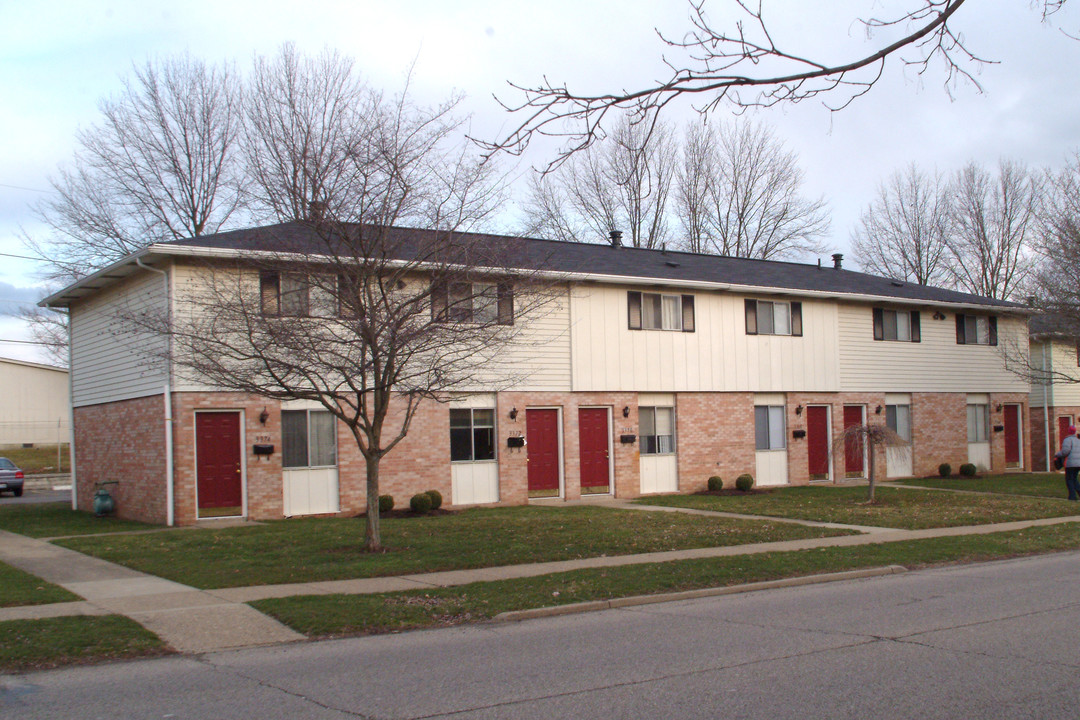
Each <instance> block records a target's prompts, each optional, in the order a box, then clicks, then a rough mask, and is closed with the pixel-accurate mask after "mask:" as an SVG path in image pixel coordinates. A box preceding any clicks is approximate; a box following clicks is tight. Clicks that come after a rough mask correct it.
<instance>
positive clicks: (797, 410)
mask: <svg viewBox="0 0 1080 720" xmlns="http://www.w3.org/2000/svg"><path fill="white" fill-rule="evenodd" d="M795 414H796V415H802V405H796V406H795Z"/></svg>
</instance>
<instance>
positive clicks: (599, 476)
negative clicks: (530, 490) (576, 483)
mask: <svg viewBox="0 0 1080 720" xmlns="http://www.w3.org/2000/svg"><path fill="white" fill-rule="evenodd" d="M607 418H608V411H607V409H606V408H581V409H579V410H578V434H579V437H580V440H581V450H580V452H581V492H582V493H584V494H589V493H606V492H608V491H609V489H610V486H609V483H610V466H609V465H608V439H609V438H610V435H609V433H608V419H607ZM530 487H531V485H530Z"/></svg>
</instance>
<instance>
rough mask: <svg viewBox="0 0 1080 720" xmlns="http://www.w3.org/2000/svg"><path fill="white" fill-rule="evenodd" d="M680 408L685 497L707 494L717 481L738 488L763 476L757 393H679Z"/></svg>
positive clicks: (678, 419) (677, 413) (681, 479)
mask: <svg viewBox="0 0 1080 720" xmlns="http://www.w3.org/2000/svg"><path fill="white" fill-rule="evenodd" d="M675 403H676V408H675V418H676V419H675V422H676V432H677V433H678V457H679V491H680V492H697V491H699V490H705V489H706V488H707V486H708V480H709V477H711V476H713V475H719V476H720V477H721V478H723V479H724V484H725V486H727V487H733V486H734V482H735V478H736V477H738V476H739V475H742V474H743V473H750V474H751V475H756V474H757V469H756V462H757V461H756V457H755V450H754V394H753V393H679V394H678V395H676V398H675Z"/></svg>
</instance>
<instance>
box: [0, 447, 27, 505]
mask: <svg viewBox="0 0 1080 720" xmlns="http://www.w3.org/2000/svg"><path fill="white" fill-rule="evenodd" d="M5 491H11V492H12V493H14V494H15V497H19V496H21V495H22V491H23V471H22V470H20V469H19V468H18V467H17V466H16V465H15V463H13V462H11V461H10V460H8V459H7V458H6V457H0V493H3V492H5Z"/></svg>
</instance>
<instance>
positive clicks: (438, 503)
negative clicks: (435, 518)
mask: <svg viewBox="0 0 1080 720" xmlns="http://www.w3.org/2000/svg"><path fill="white" fill-rule="evenodd" d="M427 496H428V497H429V498H431V509H432V510H438V509H439V508H441V507H442V493H441V492H439V491H438V490H428V491H427Z"/></svg>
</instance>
